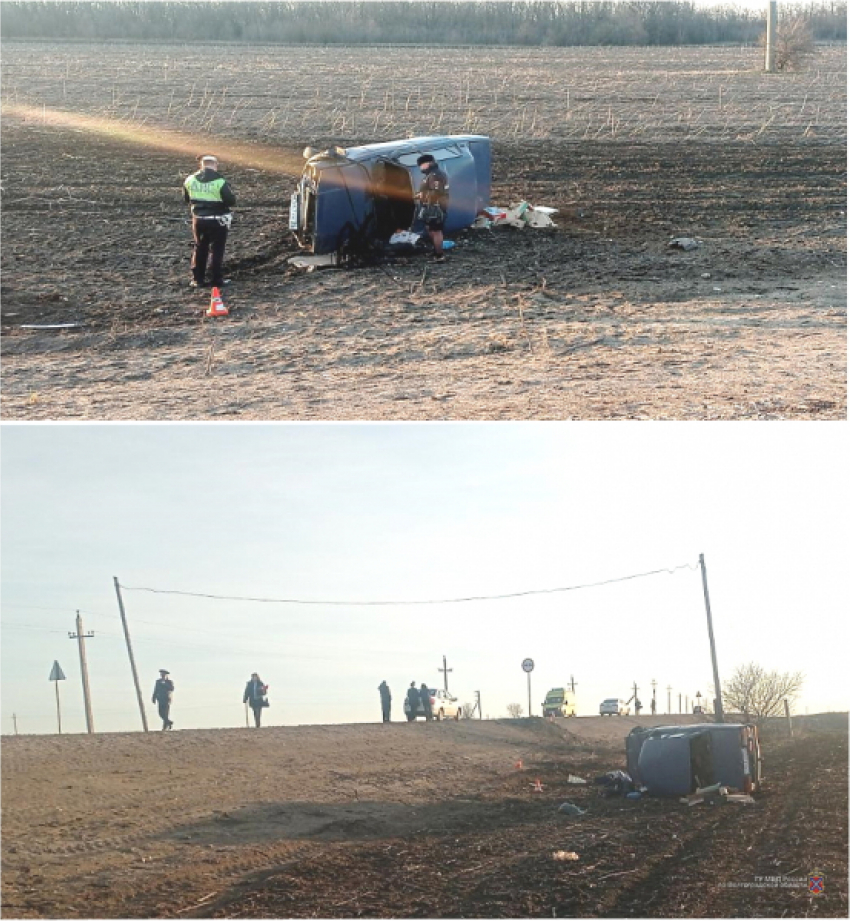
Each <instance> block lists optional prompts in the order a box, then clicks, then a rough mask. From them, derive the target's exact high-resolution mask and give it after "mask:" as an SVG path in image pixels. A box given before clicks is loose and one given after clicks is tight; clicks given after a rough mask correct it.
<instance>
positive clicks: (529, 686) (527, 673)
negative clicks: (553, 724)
mask: <svg viewBox="0 0 850 921" xmlns="http://www.w3.org/2000/svg"><path fill="white" fill-rule="evenodd" d="M525 674H526V677H527V678H528V716H529V718H531V672H526V673H525Z"/></svg>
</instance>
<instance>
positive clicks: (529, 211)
mask: <svg viewBox="0 0 850 921" xmlns="http://www.w3.org/2000/svg"><path fill="white" fill-rule="evenodd" d="M557 212H558V209H557V208H549V207H546V206H545V205H537V206H534V205H530V204H529V203H528V202H527V201H521V202H519V203H518V204H515V205H511V206H510V208H485V209H484V211H483V212H482V213H481V214H480V215H479V216H478V218H477V219H476V221H475V223H474V224H473V225H472V226H473V227H494V226H496V225H498V224H507V225H508V226H510V227H518V228H520V229H521V228H523V227H554V226H555V222H554V221H553V220H552V215H553V214H557Z"/></svg>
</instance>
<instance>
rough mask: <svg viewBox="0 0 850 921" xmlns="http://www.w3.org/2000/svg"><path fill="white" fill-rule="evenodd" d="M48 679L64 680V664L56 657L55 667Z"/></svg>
mask: <svg viewBox="0 0 850 921" xmlns="http://www.w3.org/2000/svg"><path fill="white" fill-rule="evenodd" d="M47 680H48V681H64V680H65V672H63V671H62V666H61V665H60V664H59V663H58V662H57V661H56V660H55V659H54V660H53V668H51V669H50V677H49V678H48V679H47Z"/></svg>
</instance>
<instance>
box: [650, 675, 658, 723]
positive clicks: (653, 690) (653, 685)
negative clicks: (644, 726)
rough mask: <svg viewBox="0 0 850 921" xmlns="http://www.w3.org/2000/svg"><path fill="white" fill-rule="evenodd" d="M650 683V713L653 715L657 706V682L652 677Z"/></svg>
mask: <svg viewBox="0 0 850 921" xmlns="http://www.w3.org/2000/svg"><path fill="white" fill-rule="evenodd" d="M650 684H651V685H652V713H653V715H654V714H655V711H656V709H657V706H658V704H657V702H656V700H655V686H656V685H657V684H658V682H657V681H656V680H655V679H654V678H653V679H652V681H651V682H650Z"/></svg>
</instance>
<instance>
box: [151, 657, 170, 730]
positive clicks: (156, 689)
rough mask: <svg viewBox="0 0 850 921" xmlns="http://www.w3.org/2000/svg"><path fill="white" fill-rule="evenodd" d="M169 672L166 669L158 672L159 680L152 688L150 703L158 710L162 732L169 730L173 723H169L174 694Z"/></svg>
mask: <svg viewBox="0 0 850 921" xmlns="http://www.w3.org/2000/svg"><path fill="white" fill-rule="evenodd" d="M169 675H170V672H169V671H167V669H164V668H161V669H160V670H159V678H157V679H156V684H155V685H154V686H153V697H152V698H151V703H154V704H156V705H157V708H158V709H159V718H160V719H161V720H162V729H163V732H164V731H165V730H166V729H171V728H172V726H174V723H173V722H172V721H171V718H170V713H171V696H172V694H174V682H173V681H172V680H171V678H169V677H168V676H169Z"/></svg>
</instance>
